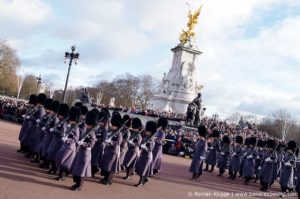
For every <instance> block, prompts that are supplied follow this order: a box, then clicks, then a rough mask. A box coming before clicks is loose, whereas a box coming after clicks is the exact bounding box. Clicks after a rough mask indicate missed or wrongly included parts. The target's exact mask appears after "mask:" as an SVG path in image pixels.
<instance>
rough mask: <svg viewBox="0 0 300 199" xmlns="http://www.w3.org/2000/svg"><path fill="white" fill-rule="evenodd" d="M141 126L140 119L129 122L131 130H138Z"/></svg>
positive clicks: (136, 118)
mask: <svg viewBox="0 0 300 199" xmlns="http://www.w3.org/2000/svg"><path fill="white" fill-rule="evenodd" d="M142 126H143V124H142V121H141V120H140V118H138V117H135V118H133V120H132V122H131V127H132V128H133V129H139V128H141V127H142Z"/></svg>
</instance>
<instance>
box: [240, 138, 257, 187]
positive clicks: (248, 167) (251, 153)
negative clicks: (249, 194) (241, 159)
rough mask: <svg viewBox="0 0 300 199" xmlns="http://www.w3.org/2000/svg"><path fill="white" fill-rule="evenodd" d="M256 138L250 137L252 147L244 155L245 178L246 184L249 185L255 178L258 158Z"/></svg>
mask: <svg viewBox="0 0 300 199" xmlns="http://www.w3.org/2000/svg"><path fill="white" fill-rule="evenodd" d="M255 146H256V137H250V147H249V149H248V150H247V152H246V153H245V154H244V156H245V163H244V167H243V175H244V178H245V181H244V184H245V185H248V183H249V181H250V180H251V179H253V178H254V172H255V158H256V150H255Z"/></svg>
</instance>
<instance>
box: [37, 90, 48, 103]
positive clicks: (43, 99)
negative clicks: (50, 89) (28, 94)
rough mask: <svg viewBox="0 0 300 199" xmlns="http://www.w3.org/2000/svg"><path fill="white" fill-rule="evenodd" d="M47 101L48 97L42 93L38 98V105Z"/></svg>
mask: <svg viewBox="0 0 300 199" xmlns="http://www.w3.org/2000/svg"><path fill="white" fill-rule="evenodd" d="M46 99H47V95H46V94H45V93H40V94H38V96H37V97H36V103H37V104H44V103H45V100H46Z"/></svg>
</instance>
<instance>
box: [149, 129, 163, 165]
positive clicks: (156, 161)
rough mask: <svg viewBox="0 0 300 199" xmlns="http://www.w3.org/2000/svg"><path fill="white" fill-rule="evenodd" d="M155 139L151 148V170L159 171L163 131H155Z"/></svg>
mask: <svg viewBox="0 0 300 199" xmlns="http://www.w3.org/2000/svg"><path fill="white" fill-rule="evenodd" d="M155 136H156V139H155V145H154V148H153V151H152V153H153V169H155V170H160V168H161V158H162V147H163V144H164V139H165V133H164V132H163V131H157V132H156V134H155Z"/></svg>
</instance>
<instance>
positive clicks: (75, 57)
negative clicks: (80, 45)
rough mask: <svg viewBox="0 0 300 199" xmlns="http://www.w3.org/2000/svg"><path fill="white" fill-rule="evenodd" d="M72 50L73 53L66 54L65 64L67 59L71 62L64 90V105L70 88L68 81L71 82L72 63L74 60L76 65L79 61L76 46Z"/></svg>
mask: <svg viewBox="0 0 300 199" xmlns="http://www.w3.org/2000/svg"><path fill="white" fill-rule="evenodd" d="M71 50H72V52H71V53H69V52H65V63H67V59H69V60H70V61H69V69H68V74H67V79H66V83H65V89H64V93H63V98H62V102H63V103H65V101H66V91H67V87H68V81H69V75H70V70H71V66H72V62H73V60H74V63H75V65H76V64H77V61H78V59H79V53H75V50H76V46H72V47H71Z"/></svg>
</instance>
